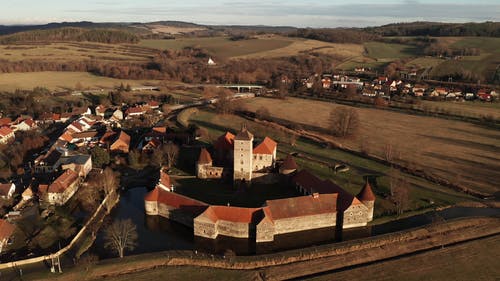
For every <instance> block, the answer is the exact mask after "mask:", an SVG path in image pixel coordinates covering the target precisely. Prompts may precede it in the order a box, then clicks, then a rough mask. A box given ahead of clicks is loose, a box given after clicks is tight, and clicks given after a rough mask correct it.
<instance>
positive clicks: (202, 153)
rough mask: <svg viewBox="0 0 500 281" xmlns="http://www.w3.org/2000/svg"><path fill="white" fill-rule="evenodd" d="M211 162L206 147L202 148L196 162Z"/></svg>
mask: <svg viewBox="0 0 500 281" xmlns="http://www.w3.org/2000/svg"><path fill="white" fill-rule="evenodd" d="M210 163H212V157H211V156H210V153H209V152H208V150H207V149H206V148H202V149H201V151H200V157H199V158H198V164H210Z"/></svg>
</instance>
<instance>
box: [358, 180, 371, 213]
mask: <svg viewBox="0 0 500 281" xmlns="http://www.w3.org/2000/svg"><path fill="white" fill-rule="evenodd" d="M356 197H357V198H358V199H359V201H361V202H362V203H363V204H364V205H365V206H366V207H368V221H372V220H373V209H374V207H375V194H373V190H372V187H371V185H370V183H369V182H368V180H366V183H365V186H364V187H363V189H361V192H359V194H358V195H357V196H356Z"/></svg>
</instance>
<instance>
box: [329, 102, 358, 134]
mask: <svg viewBox="0 0 500 281" xmlns="http://www.w3.org/2000/svg"><path fill="white" fill-rule="evenodd" d="M358 127H359V115H358V112H357V111H356V110H355V109H354V108H349V107H338V108H336V109H334V110H332V112H331V113H330V128H331V130H332V133H333V135H335V136H338V137H342V138H345V137H350V136H354V135H355V134H356V133H357V130H358Z"/></svg>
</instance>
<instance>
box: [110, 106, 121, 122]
mask: <svg viewBox="0 0 500 281" xmlns="http://www.w3.org/2000/svg"><path fill="white" fill-rule="evenodd" d="M111 120H112V121H115V122H118V121H121V120H123V111H121V110H120V109H117V110H115V111H114V112H113V115H111Z"/></svg>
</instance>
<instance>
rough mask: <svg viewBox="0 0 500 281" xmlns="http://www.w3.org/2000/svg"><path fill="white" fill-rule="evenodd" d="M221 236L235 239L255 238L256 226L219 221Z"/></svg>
mask: <svg viewBox="0 0 500 281" xmlns="http://www.w3.org/2000/svg"><path fill="white" fill-rule="evenodd" d="M216 227H217V233H218V234H219V235H224V236H229V237H235V238H254V237H255V225H254V224H251V223H242V222H231V221H225V220H219V221H217V224H216Z"/></svg>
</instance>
